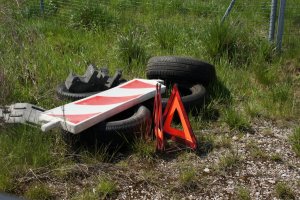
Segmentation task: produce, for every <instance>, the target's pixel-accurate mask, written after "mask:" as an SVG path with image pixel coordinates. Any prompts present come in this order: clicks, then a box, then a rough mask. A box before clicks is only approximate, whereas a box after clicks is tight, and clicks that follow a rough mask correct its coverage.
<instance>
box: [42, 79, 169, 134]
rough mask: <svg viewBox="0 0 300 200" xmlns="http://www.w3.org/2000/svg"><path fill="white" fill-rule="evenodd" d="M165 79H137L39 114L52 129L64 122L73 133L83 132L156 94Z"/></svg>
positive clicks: (43, 128)
mask: <svg viewBox="0 0 300 200" xmlns="http://www.w3.org/2000/svg"><path fill="white" fill-rule="evenodd" d="M161 82H162V81H161V80H146V79H133V80H131V81H128V82H126V83H124V84H122V85H119V86H117V87H114V88H111V89H109V90H106V91H103V92H100V93H98V94H95V95H93V96H90V97H87V98H85V99H81V100H78V101H75V102H72V103H69V104H66V105H63V106H59V107H57V108H54V109H51V110H48V111H45V112H44V113H42V114H41V115H40V118H39V120H40V121H41V122H42V123H43V125H42V127H41V128H42V130H43V131H48V130H50V129H52V128H54V127H57V126H61V127H62V128H63V129H64V130H66V131H69V132H71V133H74V134H77V133H80V132H81V131H83V130H85V129H87V128H89V127H91V126H93V125H95V124H97V123H99V122H101V121H103V120H105V119H107V118H109V117H111V116H113V115H115V114H117V113H120V112H122V111H124V110H126V109H128V108H130V107H132V106H134V105H137V104H138V103H141V102H143V101H146V100H148V99H150V98H153V97H154V96H155V92H156V84H157V83H161ZM161 88H162V92H164V91H165V86H164V85H162V87H161ZM98 100H99V101H98ZM101 100H103V101H101Z"/></svg>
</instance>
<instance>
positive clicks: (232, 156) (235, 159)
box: [217, 151, 242, 171]
mask: <svg viewBox="0 0 300 200" xmlns="http://www.w3.org/2000/svg"><path fill="white" fill-rule="evenodd" d="M241 161H242V158H241V157H240V155H238V153H237V152H235V151H230V152H229V153H226V154H225V155H224V156H222V157H220V160H219V163H218V166H217V170H224V171H228V170H231V169H233V168H235V167H237V166H238V165H239V164H240V163H241Z"/></svg>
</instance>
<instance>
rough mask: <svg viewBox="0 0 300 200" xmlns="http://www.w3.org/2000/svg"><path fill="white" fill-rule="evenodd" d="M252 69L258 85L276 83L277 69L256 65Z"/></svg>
mask: <svg viewBox="0 0 300 200" xmlns="http://www.w3.org/2000/svg"><path fill="white" fill-rule="evenodd" d="M253 68H254V74H255V77H256V79H257V80H258V82H259V83H261V84H263V85H267V86H268V85H270V86H271V85H273V84H274V83H275V82H276V79H277V78H276V77H278V74H277V71H278V70H277V68H275V67H273V66H272V67H268V66H261V65H256V66H254V67H253Z"/></svg>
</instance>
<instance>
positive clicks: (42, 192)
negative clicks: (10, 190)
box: [25, 183, 53, 200]
mask: <svg viewBox="0 0 300 200" xmlns="http://www.w3.org/2000/svg"><path fill="white" fill-rule="evenodd" d="M25 197H26V198H28V199H32V200H47V199H52V198H53V194H52V192H51V190H50V188H49V187H48V186H47V185H45V184H42V183H38V184H34V185H31V186H30V187H29V188H28V189H27V191H26V192H25Z"/></svg>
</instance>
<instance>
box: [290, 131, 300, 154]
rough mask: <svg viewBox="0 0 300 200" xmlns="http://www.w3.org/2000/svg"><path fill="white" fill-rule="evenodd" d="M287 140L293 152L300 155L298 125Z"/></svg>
mask: <svg viewBox="0 0 300 200" xmlns="http://www.w3.org/2000/svg"><path fill="white" fill-rule="evenodd" d="M289 140H290V143H291V145H292V148H293V150H294V152H295V153H296V155H297V156H299V157H300V127H298V128H296V129H295V131H294V133H293V134H292V135H291V136H290V137H289Z"/></svg>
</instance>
